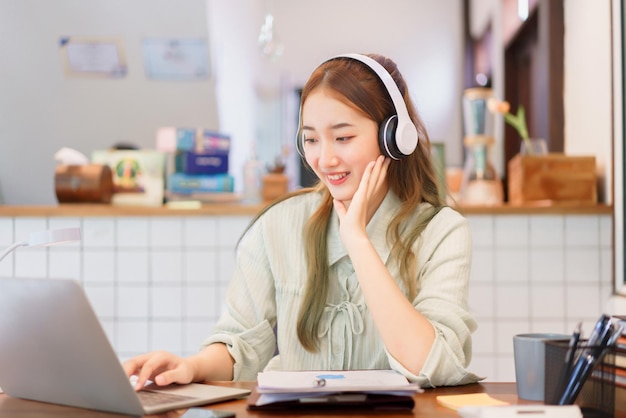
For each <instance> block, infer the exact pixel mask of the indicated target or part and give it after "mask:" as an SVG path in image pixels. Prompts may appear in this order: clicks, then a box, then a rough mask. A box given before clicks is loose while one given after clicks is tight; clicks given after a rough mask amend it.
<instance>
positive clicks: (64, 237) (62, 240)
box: [0, 228, 80, 261]
mask: <svg viewBox="0 0 626 418" xmlns="http://www.w3.org/2000/svg"><path fill="white" fill-rule="evenodd" d="M74 241H80V228H64V229H53V230H47V231H40V232H33V233H31V234H30V235H29V236H28V239H27V240H26V241H20V242H16V243H15V244H12V245H11V246H10V247H9V248H7V249H6V250H4V252H3V253H2V255H0V261H2V260H3V259H4V258H5V257H6V256H7V255H9V254H10V253H11V252H12V251H15V249H17V248H19V247H38V246H45V247H47V246H50V245H58V244H67V243H70V242H74Z"/></svg>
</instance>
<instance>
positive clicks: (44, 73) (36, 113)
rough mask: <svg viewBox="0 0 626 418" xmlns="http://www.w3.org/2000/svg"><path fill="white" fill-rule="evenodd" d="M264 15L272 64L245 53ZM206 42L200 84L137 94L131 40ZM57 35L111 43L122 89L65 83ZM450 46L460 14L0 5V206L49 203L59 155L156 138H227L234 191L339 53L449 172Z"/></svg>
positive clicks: (238, 3) (384, 8)
mask: <svg viewBox="0 0 626 418" xmlns="http://www.w3.org/2000/svg"><path fill="white" fill-rule="evenodd" d="M270 7H271V9H272V11H273V13H274V15H275V17H276V23H275V28H276V33H277V35H278V36H280V37H281V39H282V40H283V42H284V45H285V53H284V55H283V57H282V58H280V59H279V60H277V61H274V62H270V61H266V60H264V59H263V57H261V56H260V54H258V49H257V45H256V42H257V36H258V32H259V29H260V26H261V23H262V21H263V16H264V14H265V12H266V11H267V10H268V8H270ZM392 17H393V18H392ZM207 22H208V23H207ZM207 34H208V37H209V38H210V42H211V47H210V49H211V51H210V56H211V68H212V70H214V73H213V78H211V79H210V80H208V81H206V82H189V83H183V82H154V81H149V80H146V78H145V76H144V73H143V63H142V59H141V51H140V42H141V39H142V37H144V36H163V37H207ZM62 35H73V36H79V35H80V36H111V35H114V36H119V37H120V38H122V40H123V42H124V45H125V48H126V53H127V59H128V66H129V74H128V76H127V77H126V78H124V79H121V80H76V79H69V78H67V77H65V75H64V74H63V69H62V65H61V59H60V56H59V51H58V47H57V42H58V38H59V36H62ZM462 41H463V33H462V3H461V2H460V1H444V2H432V1H428V0H387V1H384V2H383V1H379V0H342V1H341V2H337V1H331V0H320V1H315V2H312V1H309V0H290V1H284V0H283V1H278V0H277V1H273V2H271V1H267V2H265V1H263V2H261V1H258V0H229V1H220V0H186V1H184V2H180V1H175V0H133V1H124V0H92V1H89V2H84V1H80V0H57V1H54V2H44V1H40V0H25V1H20V2H16V1H11V0H0V51H2V54H3V57H2V58H3V59H2V61H3V64H2V65H1V66H0V80H2V82H1V83H2V84H1V87H2V88H1V89H0V91H1V94H0V137H1V138H2V139H1V141H0V203H6V204H54V203H56V198H55V196H54V184H53V175H54V165H55V163H54V161H53V159H52V156H53V154H54V152H55V151H57V150H58V149H59V148H60V147H62V146H70V147H73V148H76V149H78V150H80V151H82V152H84V153H87V154H89V153H91V151H92V150H93V149H96V148H103V147H108V146H109V145H111V144H113V143H114V142H117V141H122V140H123V141H132V142H135V143H137V144H138V145H140V146H145V147H151V146H153V144H154V135H155V131H156V129H157V128H158V127H159V126H164V125H178V126H205V127H209V128H216V129H220V130H222V131H225V132H228V133H230V134H231V135H233V152H232V154H231V161H230V163H231V173H232V174H234V175H235V176H236V178H237V177H240V174H241V167H242V165H243V161H244V159H245V158H246V157H247V154H248V150H249V145H250V143H251V142H253V141H258V142H259V146H258V148H259V153H260V154H262V156H263V157H264V159H265V160H270V159H272V158H273V156H274V155H275V154H277V153H278V152H279V151H280V145H281V144H289V145H290V146H292V145H293V137H294V136H293V135H294V131H295V121H296V115H297V103H295V101H294V97H293V96H294V93H293V89H294V88H296V87H301V85H302V84H303V83H304V82H305V80H306V78H307V77H308V75H309V74H310V73H311V71H312V70H313V69H314V67H315V66H317V65H318V64H319V63H320V62H321V61H322V60H324V59H326V58H328V57H330V56H332V55H334V54H337V53H343V52H351V51H358V52H378V53H382V54H385V55H388V56H389V57H391V58H393V59H394V60H395V61H396V62H397V63H398V65H399V67H400V69H401V71H402V72H403V74H404V76H405V78H406V79H407V82H408V84H409V88H410V90H411V93H412V96H413V98H414V100H415V102H416V104H417V106H418V110H419V111H420V112H421V115H422V117H423V118H424V120H425V122H426V124H427V127H428V129H429V132H430V135H431V137H432V139H433V140H436V141H445V142H447V144H448V146H447V149H446V153H447V154H446V158H447V162H448V164H450V165H456V166H460V165H461V163H462V161H461V158H462V157H461V155H462V146H461V143H462V137H461V136H462V132H461V114H460V97H461V93H462V92H461V90H462V66H463V62H462V58H463V54H462ZM214 82H215V83H216V84H215V85H214ZM216 94H217V96H216ZM216 102H217V105H216ZM295 161H296V158H295V152H292V165H295ZM291 170H292V172H293V170H294V167H291ZM17 173H20V175H16V174H17ZM237 183H238V186H237V187H238V188H239V187H240V181H239V182H237Z"/></svg>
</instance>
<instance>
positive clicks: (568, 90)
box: [564, 0, 620, 203]
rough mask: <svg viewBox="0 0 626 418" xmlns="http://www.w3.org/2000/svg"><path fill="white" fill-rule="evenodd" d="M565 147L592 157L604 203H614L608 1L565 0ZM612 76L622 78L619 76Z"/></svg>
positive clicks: (610, 30) (609, 4)
mask: <svg viewBox="0 0 626 418" xmlns="http://www.w3.org/2000/svg"><path fill="white" fill-rule="evenodd" d="M564 12H565V52H564V53H565V80H564V82H565V89H564V91H565V146H566V151H567V152H568V153H569V154H572V155H582V154H586V155H589V154H591V155H595V156H596V164H597V167H598V174H599V175H600V176H602V177H603V178H604V179H603V187H602V188H603V189H604V190H605V191H608V192H606V193H605V194H606V195H607V196H606V198H605V201H606V202H609V203H610V202H611V201H612V196H611V191H612V187H613V182H612V181H613V179H612V172H613V158H612V138H613V131H612V124H613V119H612V118H613V111H612V104H613V103H612V102H613V98H612V93H613V91H612V89H613V81H612V67H613V62H612V60H611V56H612V53H613V51H612V50H611V33H612V29H611V20H612V19H611V2H610V1H599V2H590V1H586V0H567V1H566V2H565V9H564ZM616 77H620V75H619V74H617V75H616Z"/></svg>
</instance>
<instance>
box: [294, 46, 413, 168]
mask: <svg viewBox="0 0 626 418" xmlns="http://www.w3.org/2000/svg"><path fill="white" fill-rule="evenodd" d="M337 58H350V59H353V60H356V61H360V62H362V63H363V64H365V65H367V66H368V67H369V68H370V69H371V70H372V71H374V72H375V73H376V75H377V76H378V78H379V79H380V81H382V82H383V84H384V85H385V88H386V89H387V92H388V93H389V96H390V97H391V101H392V102H393V106H394V108H395V111H396V114H395V115H392V116H389V117H388V118H386V119H385V120H384V121H383V122H382V123H381V124H380V127H379V129H378V144H379V147H380V151H381V152H382V153H383V154H384V155H386V156H387V157H390V158H392V159H394V160H399V159H401V158H403V157H406V156H408V155H411V154H412V153H413V151H415V148H417V142H418V139H419V138H418V134H417V128H416V127H415V125H414V124H413V121H411V117H410V116H409V111H408V109H407V107H406V104H405V103H404V99H403V98H402V93H400V89H398V86H397V85H396V83H395V81H393V77H391V74H389V72H388V71H387V70H386V69H385V67H383V66H382V65H380V64H379V63H378V61H376V60H374V59H372V58H370V57H368V56H366V55H361V54H344V55H337V56H334V57H332V58H330V59H329V60H327V61H331V60H334V59H337ZM300 114H302V109H301V110H300ZM303 141H304V135H300V126H298V139H297V143H296V148H297V150H298V153H299V154H300V155H301V156H302V157H304V144H303Z"/></svg>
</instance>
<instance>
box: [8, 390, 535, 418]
mask: <svg viewBox="0 0 626 418" xmlns="http://www.w3.org/2000/svg"><path fill="white" fill-rule="evenodd" d="M210 383H212V384H218V385H223V386H236V387H244V388H249V389H252V388H253V387H254V385H255V382H227V383H225V382H210ZM478 392H486V393H488V394H489V395H491V396H493V397H494V398H496V399H500V400H503V401H506V402H509V403H511V404H537V402H530V401H524V400H520V399H518V398H517V393H516V387H515V383H476V384H471V385H466V386H458V387H444V388H437V389H427V390H426V391H425V392H424V393H420V394H416V395H415V408H413V414H412V416H414V417H437V418H440V417H444V418H445V417H458V416H459V415H458V414H457V413H456V412H455V411H453V410H451V409H448V408H446V407H443V406H440V405H439V404H437V401H436V399H435V397H436V396H437V395H452V394H462V393H478ZM205 408H207V409H218V410H224V411H232V412H235V413H236V414H237V418H243V417H270V416H281V417H285V418H286V417H294V416H305V417H307V418H317V417H320V418H321V417H323V418H333V417H346V416H349V417H351V418H359V417H365V416H378V417H382V416H384V417H402V418H407V417H409V416H411V414H409V413H396V414H393V413H384V414H381V413H367V412H365V413H347V414H334V413H332V412H331V413H328V412H303V413H302V414H299V415H295V414H294V413H293V412H289V413H276V414H274V413H269V412H255V411H248V410H247V409H246V401H245V399H239V400H235V401H229V402H221V403H217V404H213V405H207V406H206V407H205ZM182 412H183V411H174V412H171V413H169V414H162V415H158V417H159V418H176V417H179V416H180V415H181V413H182ZM35 416H36V417H46V416H54V417H67V418H83V417H85V418H86V417H89V418H92V417H101V418H106V417H108V418H114V417H123V416H125V415H118V414H108V413H104V412H97V411H90V410H86V409H80V408H71V407H66V406H60V405H52V404H46V403H41V402H34V401H26V400H23V399H16V398H11V397H9V396H7V395H6V394H1V395H0V417H2V418H25V417H35ZM151 417H156V416H151Z"/></svg>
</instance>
